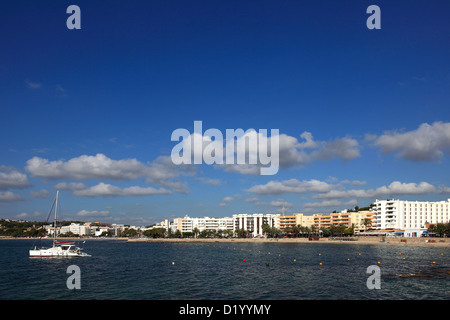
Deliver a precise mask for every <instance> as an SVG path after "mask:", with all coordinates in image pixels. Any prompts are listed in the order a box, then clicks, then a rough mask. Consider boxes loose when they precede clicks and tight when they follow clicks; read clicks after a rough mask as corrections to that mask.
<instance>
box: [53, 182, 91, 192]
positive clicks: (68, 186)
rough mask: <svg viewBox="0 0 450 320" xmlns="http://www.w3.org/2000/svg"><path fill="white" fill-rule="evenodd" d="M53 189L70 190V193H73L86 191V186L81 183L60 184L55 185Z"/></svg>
mask: <svg viewBox="0 0 450 320" xmlns="http://www.w3.org/2000/svg"><path fill="white" fill-rule="evenodd" d="M54 188H55V189H57V190H71V191H75V190H84V189H86V186H85V185H84V183H81V182H70V183H67V182H60V183H58V184H57V185H55V186H54Z"/></svg>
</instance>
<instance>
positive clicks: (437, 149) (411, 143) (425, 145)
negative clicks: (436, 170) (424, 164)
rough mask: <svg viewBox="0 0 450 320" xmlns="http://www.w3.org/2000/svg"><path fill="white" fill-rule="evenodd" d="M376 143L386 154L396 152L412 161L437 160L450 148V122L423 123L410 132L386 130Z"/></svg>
mask: <svg viewBox="0 0 450 320" xmlns="http://www.w3.org/2000/svg"><path fill="white" fill-rule="evenodd" d="M374 144H375V145H376V146H378V147H380V150H381V152H382V153H384V154H389V153H396V155H397V156H398V157H401V158H404V159H407V160H411V161H437V160H439V159H441V158H442V155H443V154H444V151H448V150H450V122H441V121H439V122H434V123H433V124H431V125H430V124H428V123H423V124H421V125H420V126H419V128H418V129H416V130H412V131H408V132H403V133H401V132H398V131H393V132H385V133H384V134H383V135H381V136H380V137H377V138H376V139H375V141H374Z"/></svg>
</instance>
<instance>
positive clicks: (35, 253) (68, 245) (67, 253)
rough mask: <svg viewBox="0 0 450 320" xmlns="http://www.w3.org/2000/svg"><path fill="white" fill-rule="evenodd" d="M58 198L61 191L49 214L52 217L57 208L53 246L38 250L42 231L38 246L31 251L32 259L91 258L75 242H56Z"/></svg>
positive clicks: (57, 192) (57, 194)
mask: <svg viewBox="0 0 450 320" xmlns="http://www.w3.org/2000/svg"><path fill="white" fill-rule="evenodd" d="M58 198H59V190H58V191H56V199H55V201H54V202H53V205H52V208H51V209H50V212H49V217H50V214H51V212H52V210H53V207H55V220H54V223H53V246H52V247H50V248H43V247H41V248H38V245H39V243H40V242H41V239H42V236H43V233H44V232H43V231H42V233H41V236H40V238H39V241H38V243H37V245H36V246H34V248H33V249H31V250H30V251H29V255H30V257H90V255H89V254H87V253H85V252H82V250H83V249H82V248H79V247H77V246H75V243H74V242H73V241H58V240H56V219H57V212H58ZM49 217H48V218H49ZM48 218H47V221H48Z"/></svg>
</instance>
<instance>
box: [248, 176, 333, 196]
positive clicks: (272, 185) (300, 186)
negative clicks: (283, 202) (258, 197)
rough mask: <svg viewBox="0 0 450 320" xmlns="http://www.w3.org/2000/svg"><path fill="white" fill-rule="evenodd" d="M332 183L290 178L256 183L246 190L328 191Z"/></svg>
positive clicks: (264, 191)
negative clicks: (263, 183) (260, 183)
mask: <svg viewBox="0 0 450 320" xmlns="http://www.w3.org/2000/svg"><path fill="white" fill-rule="evenodd" d="M333 188H334V185H332V184H329V183H327V182H323V181H320V180H315V179H312V180H309V181H298V180H297V179H290V180H284V181H281V182H280V181H269V182H268V183H266V184H265V185H256V186H253V187H251V188H250V189H248V190H247V192H252V193H256V194H283V193H310V192H320V193H321V192H328V191H330V190H332V189H333Z"/></svg>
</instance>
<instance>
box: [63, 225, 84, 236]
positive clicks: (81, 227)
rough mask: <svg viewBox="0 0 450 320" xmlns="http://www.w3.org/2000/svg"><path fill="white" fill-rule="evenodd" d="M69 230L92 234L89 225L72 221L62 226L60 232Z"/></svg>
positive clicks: (82, 234)
mask: <svg viewBox="0 0 450 320" xmlns="http://www.w3.org/2000/svg"><path fill="white" fill-rule="evenodd" d="M69 232H71V233H73V234H76V235H80V236H88V235H90V234H91V229H90V228H89V226H87V225H84V224H79V223H73V222H72V223H71V224H70V225H68V226H62V227H61V229H60V234H66V233H69Z"/></svg>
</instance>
